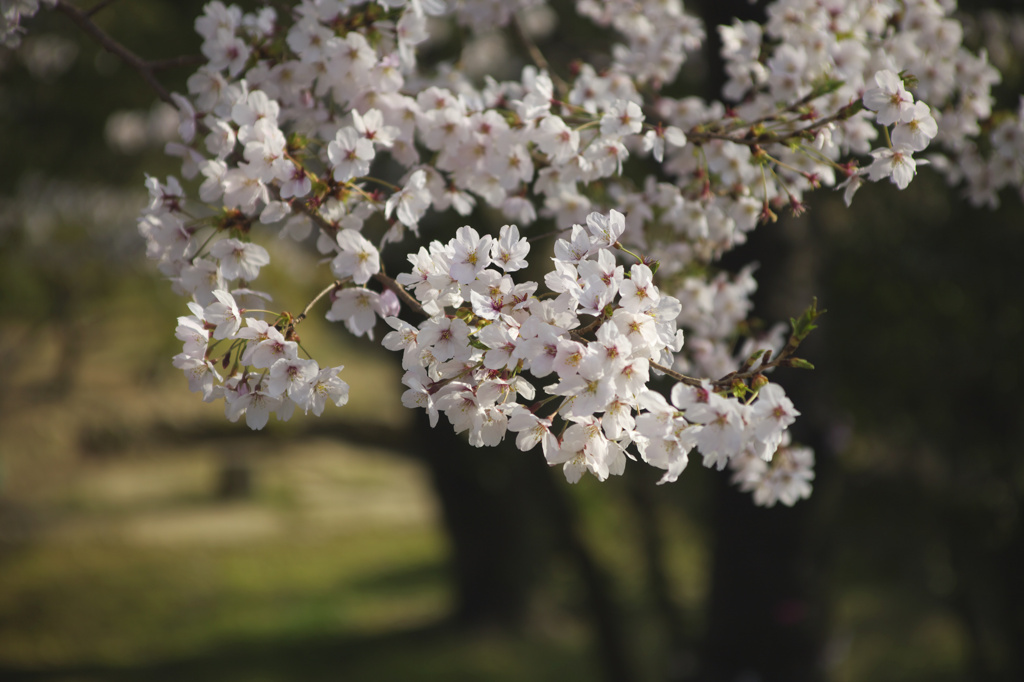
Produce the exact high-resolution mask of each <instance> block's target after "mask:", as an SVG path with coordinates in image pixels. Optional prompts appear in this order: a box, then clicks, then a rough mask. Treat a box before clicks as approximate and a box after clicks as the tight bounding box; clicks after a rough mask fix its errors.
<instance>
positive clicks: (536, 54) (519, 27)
mask: <svg viewBox="0 0 1024 682" xmlns="http://www.w3.org/2000/svg"><path fill="white" fill-rule="evenodd" d="M512 28H513V29H515V34H516V38H518V39H519V42H520V43H521V44H522V46H523V48H524V49H525V50H526V52H527V54H529V55H530V59H532V60H533V63H534V64H536V65H537V68H538V69H540V70H542V71H546V72H547V74H548V76H550V77H551V82H552V84H554V86H555V89H556V90H557V91H558V95H559V98H560V99H565V96H566V94H567V93H568V92H569V84H568V83H566V82H565V81H564V80H562V78H561V77H560V76H559V75H558V74H557V73H555V72H554V70H553V69H552V68H551V65H550V64H548V60H547V58H546V57H545V56H544V53H543V52H541V51H540V48H538V47H537V44H536V43H535V42H533V40H531V39H530V36H528V35H526V30H525V29H524V28H523V24H522V23H521V22H520V21H519V17H517V16H515V15H513V16H512Z"/></svg>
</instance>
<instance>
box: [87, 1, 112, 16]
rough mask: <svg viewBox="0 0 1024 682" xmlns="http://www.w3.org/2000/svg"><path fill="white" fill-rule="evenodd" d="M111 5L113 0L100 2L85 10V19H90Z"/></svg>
mask: <svg viewBox="0 0 1024 682" xmlns="http://www.w3.org/2000/svg"><path fill="white" fill-rule="evenodd" d="M113 4H114V0H101V2H97V3H96V4H95V5H93V7H92V8H91V9H88V10H86V11H85V15H86V16H87V17H91V16H93V15H94V14H97V13H98V12H99V11H100V10H102V9H105V8H106V7H108V6H110V5H113Z"/></svg>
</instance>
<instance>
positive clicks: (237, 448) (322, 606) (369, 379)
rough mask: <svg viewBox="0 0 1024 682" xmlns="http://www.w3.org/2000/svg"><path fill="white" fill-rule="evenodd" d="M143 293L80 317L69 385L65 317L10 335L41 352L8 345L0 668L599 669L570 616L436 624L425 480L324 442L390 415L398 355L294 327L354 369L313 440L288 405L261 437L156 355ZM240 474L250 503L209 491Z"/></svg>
mask: <svg viewBox="0 0 1024 682" xmlns="http://www.w3.org/2000/svg"><path fill="white" fill-rule="evenodd" d="M151 296H153V292H152V291H149V290H146V289H145V288H144V287H142V288H125V289H124V290H122V291H121V292H120V293H118V294H117V295H116V296H114V297H112V298H110V299H107V300H105V301H103V302H101V303H99V304H97V305H95V306H94V307H92V308H91V309H89V310H86V311H83V312H82V313H81V316H80V317H79V318H78V320H77V323H78V324H79V325H81V327H83V328H86V329H87V330H88V336H87V337H86V338H84V339H79V338H77V337H76V338H75V339H74V340H73V341H74V342H75V343H78V342H79V341H81V345H80V347H78V348H76V349H75V351H76V352H78V353H79V357H78V359H77V361H76V366H77V367H78V371H77V372H76V376H75V378H74V380H73V381H67V382H66V383H63V385H62V382H60V381H56V382H55V381H54V378H55V377H54V368H55V367H57V366H59V365H60V357H61V354H62V353H66V352H68V346H67V344H66V341H67V339H66V338H63V339H62V334H67V333H68V330H67V329H62V328H61V327H59V326H57V325H45V326H42V327H37V328H34V329H29V328H25V329H21V330H19V329H13V330H9V331H8V336H7V338H6V339H5V342H11V341H12V340H13V339H16V338H17V335H18V334H19V333H22V334H24V335H26V336H29V335H31V337H32V338H33V339H35V341H36V346H35V348H34V351H33V353H32V354H31V355H30V356H26V357H25V358H21V359H19V358H15V357H14V356H13V355H11V354H5V355H4V359H5V361H6V363H7V366H6V367H5V368H4V369H5V373H6V374H7V376H8V377H9V379H10V381H11V384H12V385H11V386H10V387H9V389H8V396H9V398H8V399H7V400H4V401H3V405H2V407H3V409H2V410H0V434H2V436H3V437H2V441H0V442H2V445H0V678H2V679H4V680H16V679H47V680H67V681H71V680H90V681H91V680H172V679H173V680H182V679H188V680H268V681H271V680H293V679H306V680H309V679H312V680H319V679H324V680H327V679H331V680H334V679H338V678H339V677H344V678H345V679H357V680H361V679H366V680H376V679H400V678H413V679H434V678H435V677H440V676H445V677H452V676H454V677H455V679H481V680H519V679H536V680H543V679H551V680H554V679H572V678H573V674H574V673H584V672H589V673H591V674H592V673H593V672H594V671H588V670H587V668H586V666H585V665H584V664H583V663H582V660H581V659H582V653H581V651H582V648H583V646H584V637H583V635H582V634H581V632H580V631H579V629H573V628H569V629H567V630H566V631H565V632H562V633H559V634H555V635H554V636H552V633H550V632H545V633H544V634H543V636H540V635H522V636H509V635H504V634H502V635H499V634H496V633H489V632H481V633H478V634H472V635H467V634H466V633H464V632H456V631H454V630H451V629H449V628H448V627H447V626H446V625H445V624H444V623H445V618H446V617H447V615H448V613H449V609H450V595H449V580H448V577H447V573H446V551H447V549H446V546H445V538H444V535H443V532H442V530H441V527H440V525H439V522H438V518H437V511H436V509H435V506H434V505H435V502H434V499H433V497H432V493H431V491H430V489H429V486H428V483H427V481H426V480H425V478H424V472H423V471H422V470H421V469H420V467H419V465H418V464H417V463H416V462H414V461H412V460H409V459H407V458H404V457H402V456H401V455H399V454H395V453H393V452H389V451H387V450H384V449H373V448H365V447H355V446H351V445H346V444H345V443H344V442H343V441H342V440H340V439H339V438H337V437H331V435H330V429H331V428H332V425H333V426H337V427H338V428H339V429H344V427H345V425H346V424H353V423H357V424H359V426H360V427H361V428H364V429H365V428H370V429H371V430H372V429H374V428H377V429H380V430H382V431H387V430H388V429H391V428H393V427H397V426H401V424H402V421H401V420H402V419H403V418H405V417H406V414H405V412H404V411H403V410H401V409H396V405H397V402H398V400H397V397H398V395H399V394H398V393H397V390H398V388H399V385H398V382H397V381H392V379H394V377H390V376H388V373H389V372H391V373H393V372H394V368H393V366H390V365H388V364H387V363H386V362H384V361H382V360H381V359H379V358H377V357H375V356H372V355H369V356H367V355H366V354H365V353H364V352H363V350H362V349H358V348H356V349H353V348H350V347H349V348H346V347H344V346H341V345H339V344H338V342H337V341H336V340H335V339H334V338H333V337H332V336H331V335H330V334H329V333H328V332H327V331H325V330H324V329H323V328H321V327H319V326H318V325H317V323H315V322H314V323H312V324H309V325H308V327H307V328H306V329H305V330H304V343H306V344H307V345H309V346H314V347H315V348H316V350H313V349H312V348H311V350H313V352H314V353H315V354H318V353H325V354H333V355H335V357H337V358H339V359H338V360H336V361H338V362H342V363H345V364H347V365H349V367H348V368H347V369H346V370H345V373H344V376H345V379H346V380H347V381H349V383H350V384H351V385H352V393H353V400H352V403H351V404H350V405H349V406H346V407H345V408H344V409H342V410H338V409H335V408H333V407H331V408H329V414H328V415H327V417H326V419H327V422H326V426H320V423H318V424H317V426H318V428H319V429H320V430H319V431H318V432H317V433H318V434H320V435H314V436H309V435H303V434H304V433H306V431H305V430H306V429H307V428H308V427H309V426H310V425H311V422H309V421H307V420H304V419H303V418H302V417H301V416H297V417H296V418H295V419H294V420H293V422H291V423H288V424H278V423H276V422H272V424H271V425H270V426H269V427H268V429H267V432H266V433H264V434H259V435H258V436H254V435H252V434H250V433H249V431H248V429H246V427H245V426H244V425H242V424H237V425H230V424H227V423H226V421H225V420H224V418H223V413H222V409H223V408H222V407H221V406H219V405H216V406H214V405H205V404H203V403H202V401H201V400H200V398H199V396H197V395H193V394H189V393H188V391H187V390H186V387H185V384H184V380H183V378H182V377H180V376H179V375H178V374H177V373H176V372H175V371H174V370H173V369H172V368H169V353H173V352H175V351H174V349H173V348H172V347H169V346H168V341H167V339H168V338H171V341H173V337H171V335H170V331H171V330H170V326H171V325H172V324H173V315H172V316H170V317H168V316H167V314H166V310H163V309H161V308H160V306H154V305H151V304H150V303H149V302H150V301H151V300H152V299H151ZM157 296H158V297H159V294H157ZM158 300H159V299H158ZM111 341H113V342H111ZM11 345H12V346H13V345H14V344H13V343H11ZM165 347H166V348H165ZM346 356H347V358H348V361H346ZM26 359H29V361H25V360H26ZM356 359H358V362H356V361H354V360H356ZM161 363H165V364H166V366H164V365H163V364H161ZM382 387H383V388H382ZM15 396H18V397H19V398H20V399H14V398H15ZM24 396H28V399H27V400H26V399H23V398H24ZM367 396H370V398H367ZM321 423H322V422H321ZM209 434H212V436H209ZM205 436H209V437H205ZM238 465H243V466H244V468H246V469H247V470H248V472H249V475H250V476H251V480H252V491H251V494H249V495H248V496H244V497H243V498H241V499H231V500H225V499H220V498H219V497H218V495H217V486H218V480H219V476H220V475H221V473H222V472H223V471H224V469H225V468H227V467H231V466H236V467H237V466H238Z"/></svg>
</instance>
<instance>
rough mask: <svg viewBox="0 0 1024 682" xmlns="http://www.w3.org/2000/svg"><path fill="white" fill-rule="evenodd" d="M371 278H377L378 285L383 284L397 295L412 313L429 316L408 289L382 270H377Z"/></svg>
mask: <svg viewBox="0 0 1024 682" xmlns="http://www.w3.org/2000/svg"><path fill="white" fill-rule="evenodd" d="M373 278H374V279H375V280H377V282H379V283H380V285H381V286H383V287H384V288H386V289H390V290H391V291H393V292H394V294H395V295H396V296H398V298H399V299H400V300H401V301H402V303H404V304H405V305H407V306H408V307H409V309H410V310H412V311H413V312H414V313H416V314H417V315H422V316H423V317H426V318H429V317H430V313H428V312H427V311H426V310H424V309H423V306H421V305H420V302H419V301H417V300H416V299H415V298H413V297H412V295H411V294H410V293H409V292H408V291H406V290H405V288H403V287H402V285H401V284H399V283H398V282H396V281H395V280H393V279H391V278H390V277H388V276H387V275H385V274H384V273H383V272H378V273H377V274H376V275H374V276H373Z"/></svg>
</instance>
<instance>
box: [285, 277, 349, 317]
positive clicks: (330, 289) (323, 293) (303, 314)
mask: <svg viewBox="0 0 1024 682" xmlns="http://www.w3.org/2000/svg"><path fill="white" fill-rule="evenodd" d="M343 286H345V280H340V279H336V280H334V282H333V283H331V284H330V285H328V286H326V287H324V289H323V291H321V292H320V293H319V294H317V295H316V296H315V297H314V298H313V300H312V301H310V302H309V304H308V305H307V306H306V309H305V310H303V311H302V312H301V313H300V314H299V316H298V317H296V318H295V320H294V321H293V322H292V326H295V325H297V324H299V323H300V322H302V321H303V320H304V319H306V316H307V315H309V311H310V310H312V309H313V306H315V305H316V304H317V302H318V301H319V300H320V299H321V298H323V297H324V296H326V295H327V294H330V293H332V292H334V291H337V290H338V289H340V288H342V287H343Z"/></svg>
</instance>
